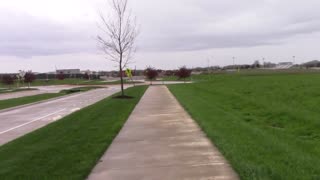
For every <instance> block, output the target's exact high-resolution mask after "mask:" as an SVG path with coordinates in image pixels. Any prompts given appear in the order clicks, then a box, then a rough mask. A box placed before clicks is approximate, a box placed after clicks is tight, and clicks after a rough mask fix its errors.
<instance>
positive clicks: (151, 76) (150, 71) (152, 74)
mask: <svg viewBox="0 0 320 180" xmlns="http://www.w3.org/2000/svg"><path fill="white" fill-rule="evenodd" d="M145 76H146V77H147V79H148V80H150V82H151V84H152V80H155V79H156V78H157V76H158V71H157V70H156V69H154V68H152V67H148V68H147V69H146V70H145Z"/></svg>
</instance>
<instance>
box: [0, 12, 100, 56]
mask: <svg viewBox="0 0 320 180" xmlns="http://www.w3.org/2000/svg"><path fill="white" fill-rule="evenodd" d="M0 14H1V16H0V26H1V30H0V54H1V55H11V56H22V57H28V56H37V55H54V54H66V53H77V52H93V51H94V50H95V44H93V43H91V41H92V36H91V34H90V33H91V32H90V31H89V32H88V31H86V30H87V29H85V28H83V26H81V25H79V26H68V25H65V24H59V23H58V22H54V21H52V20H49V19H43V18H41V17H33V16H30V15H28V14H25V13H12V12H8V11H6V12H3V11H2V12H1V13H0Z"/></svg>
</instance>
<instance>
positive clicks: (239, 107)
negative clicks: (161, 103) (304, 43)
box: [169, 74, 320, 180]
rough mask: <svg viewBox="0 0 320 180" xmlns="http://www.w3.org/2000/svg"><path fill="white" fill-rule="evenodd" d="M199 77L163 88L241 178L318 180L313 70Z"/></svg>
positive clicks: (319, 134) (319, 91)
mask: <svg viewBox="0 0 320 180" xmlns="http://www.w3.org/2000/svg"><path fill="white" fill-rule="evenodd" d="M205 79H206V81H201V82H199V83H195V84H185V85H170V86H169V88H170V90H171V91H172V92H173V93H174V95H175V96H176V97H177V99H178V100H179V101H180V103H181V104H182V105H183V106H184V107H185V109H186V110H187V111H188V112H189V113H190V114H191V115H192V117H193V118H194V119H195V120H196V121H197V122H198V123H199V125H200V126H201V127H202V129H203V130H204V132H205V133H206V134H207V136H208V137H209V138H210V139H211V140H212V141H213V142H214V144H215V145H217V146H218V148H219V149H220V151H221V152H222V153H223V154H224V155H225V157H226V158H227V159H228V160H229V162H230V163H231V164H232V166H233V168H234V169H235V170H236V171H237V172H238V174H239V175H240V177H241V178H242V179H250V180H251V179H288V180H302V179H303V180H305V179H306V180H309V179H310V180H311V179H314V180H315V179H320V75H319V74H300V75H285V74H281V75H271V74H269V75H253V74H252V75H216V76H212V77H211V78H205ZM208 79H210V80H208Z"/></svg>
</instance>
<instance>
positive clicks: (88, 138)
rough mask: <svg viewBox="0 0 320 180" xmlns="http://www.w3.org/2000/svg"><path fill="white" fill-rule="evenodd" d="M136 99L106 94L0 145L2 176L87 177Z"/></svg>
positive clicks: (134, 91)
mask: <svg viewBox="0 0 320 180" xmlns="http://www.w3.org/2000/svg"><path fill="white" fill-rule="evenodd" d="M145 90H146V86H139V87H134V88H130V89H127V90H126V94H127V95H130V96H133V97H134V98H133V99H115V98H107V99H104V100H102V101H100V102H98V103H96V104H94V105H91V106H89V107H87V108H84V109H82V110H80V111H78V112H75V113H73V114H71V115H69V116H67V117H65V118H63V119H61V120H59V121H57V122H54V123H52V124H49V125H48V126H46V127H44V128H41V129H39V130H36V131H34V132H32V133H30V134H27V135H26V136H24V137H21V138H19V139H16V140H14V141H12V142H10V143H8V144H5V145H3V146H1V147H0V179H41V180H42V179H66V180H70V179H85V178H86V177H87V175H88V174H89V173H90V171H91V169H92V168H93V167H94V166H95V164H96V163H97V161H98V160H99V158H100V157H101V156H102V155H103V153H104V152H105V150H106V149H107V148H108V146H109V145H110V144H111V142H112V140H113V139H114V138H115V136H116V135H117V134H118V132H119V131H120V129H121V127H122V126H123V124H124V123H125V121H126V120H127V118H128V116H129V115H130V113H131V111H132V110H133V109H134V107H135V106H136V104H137V103H138V101H139V100H140V98H141V96H142V95H143V94H144V92H145Z"/></svg>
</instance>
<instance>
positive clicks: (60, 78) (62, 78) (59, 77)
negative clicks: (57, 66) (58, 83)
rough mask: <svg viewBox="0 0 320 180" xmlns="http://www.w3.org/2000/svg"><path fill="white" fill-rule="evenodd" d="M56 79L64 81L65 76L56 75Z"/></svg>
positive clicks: (61, 74)
mask: <svg viewBox="0 0 320 180" xmlns="http://www.w3.org/2000/svg"><path fill="white" fill-rule="evenodd" d="M57 78H58V79H59V80H64V79H65V76H64V74H63V72H60V74H58V76H57Z"/></svg>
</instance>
